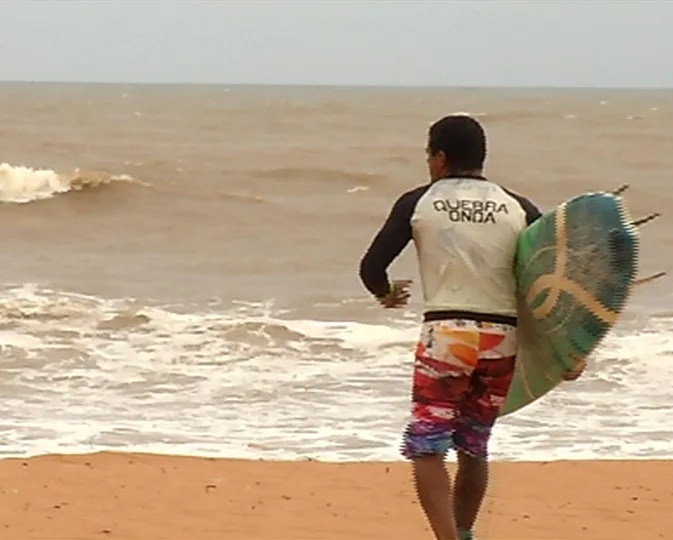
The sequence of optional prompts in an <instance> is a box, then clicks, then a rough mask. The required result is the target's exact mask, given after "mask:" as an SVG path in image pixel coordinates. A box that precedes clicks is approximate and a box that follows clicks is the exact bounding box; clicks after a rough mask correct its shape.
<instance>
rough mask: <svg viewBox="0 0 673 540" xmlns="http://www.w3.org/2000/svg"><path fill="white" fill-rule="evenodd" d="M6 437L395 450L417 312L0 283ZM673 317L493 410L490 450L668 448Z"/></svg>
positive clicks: (282, 454) (351, 454) (194, 447)
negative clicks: (561, 380) (159, 297)
mask: <svg viewBox="0 0 673 540" xmlns="http://www.w3.org/2000/svg"><path fill="white" fill-rule="evenodd" d="M0 314H3V317H2V320H3V322H2V331H1V332H0V347H1V349H0V351H1V352H2V367H1V368H0V392H1V393H2V395H3V399H2V401H0V418H2V419H3V420H2V421H3V424H4V426H3V427H4V429H3V430H2V431H0V433H1V435H0V441H1V442H2V448H3V453H5V454H8V455H32V454H40V453H45V452H56V451H58V452H64V453H71V452H81V451H90V450H99V449H114V450H135V451H150V452H153V451H161V452H164V453H178V454H195V455H206V456H229V457H267V458H283V459H296V458H301V457H307V456H310V457H314V458H317V459H327V460H352V459H358V460H372V459H398V446H399V440H400V434H401V430H402V428H403V425H404V422H405V420H406V415H407V410H408V407H409V403H408V402H409V393H410V384H411V383H410V379H411V368H412V360H411V352H412V350H413V346H414V340H415V339H416V336H417V328H416V326H415V323H414V321H413V320H409V319H407V320H402V321H391V322H390V323H389V324H364V323H359V322H353V321H327V322H321V321H313V320H292V319H287V318H283V317H282V315H279V314H277V313H274V310H273V309H272V306H270V305H250V304H243V303H241V304H236V305H233V306H230V307H229V308H228V309H225V310H221V311H219V312H209V313H188V314H177V313H172V312H170V311H168V310H165V309H161V308H159V307H152V308H149V307H147V308H141V309H138V308H137V307H134V306H133V305H132V304H131V303H128V302H124V301H118V300H117V301H109V300H101V299H98V298H95V297H88V296H83V295H73V294H64V293H60V292H55V291H49V290H46V289H40V288H37V287H27V286H20V287H16V288H12V289H9V290H6V291H4V293H3V294H2V295H0ZM669 328H670V321H667V320H659V321H656V322H650V324H649V326H648V327H647V328H646V329H643V330H642V331H640V332H638V333H625V330H624V329H622V330H621V332H622V333H621V334H616V335H615V336H614V337H612V338H610V339H609V340H608V341H607V343H606V346H605V347H604V348H603V349H602V350H601V352H600V354H598V355H597V358H596V361H595V366H593V367H592V369H591V370H590V371H589V373H588V374H587V375H586V377H585V378H582V379H580V380H579V381H577V382H575V383H568V384H566V385H564V387H563V388H561V389H559V390H557V391H555V392H553V393H552V394H551V395H549V396H548V397H546V398H545V399H543V400H541V401H540V402H539V403H536V404H534V405H532V406H530V407H528V408H526V409H524V410H523V411H521V412H519V413H517V414H514V415H512V416H511V417H508V418H506V419H504V420H503V421H502V422H501V424H500V426H499V428H498V429H497V430H496V432H495V436H494V446H493V448H494V452H493V453H494V456H495V457H496V458H499V459H515V460H518V459H552V458H573V459H577V458H596V457H600V458H612V457H615V458H621V457H667V456H670V455H671V454H673V426H671V425H670V422H668V418H669V417H670V415H671V413H672V412H673V407H672V406H671V405H670V402H669V393H670V390H669V388H670V380H671V378H672V377H673V366H672V365H671V364H670V363H667V361H668V357H669V355H670V351H671V338H670V337H669V334H668V330H669Z"/></svg>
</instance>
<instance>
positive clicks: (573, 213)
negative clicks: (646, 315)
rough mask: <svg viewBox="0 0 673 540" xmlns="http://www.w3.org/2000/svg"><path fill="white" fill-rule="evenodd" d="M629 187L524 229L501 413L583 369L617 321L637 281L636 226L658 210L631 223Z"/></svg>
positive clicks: (560, 209) (574, 202)
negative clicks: (513, 342)
mask: <svg viewBox="0 0 673 540" xmlns="http://www.w3.org/2000/svg"><path fill="white" fill-rule="evenodd" d="M626 187H627V186H622V188H620V189H619V190H617V191H615V192H612V193H608V192H592V193H584V194H581V195H579V196H577V197H574V198H572V199H570V200H567V201H565V202H563V203H562V204H560V205H559V206H557V207H556V208H554V209H552V210H550V211H548V212H546V213H544V214H543V216H542V217H540V218H539V219H538V220H537V221H535V222H534V223H533V224H531V225H530V226H529V227H527V228H526V229H525V230H524V231H523V233H522V234H521V235H520V237H519V244H518V250H517V257H516V263H515V275H516V280H517V290H518V297H519V298H518V302H519V307H518V316H519V323H518V328H517V333H518V342H519V344H518V355H517V363H516V373H515V376H514V380H513V382H512V385H511V387H510V390H509V392H508V395H507V399H506V402H505V405H504V407H503V408H502V410H501V412H500V416H505V415H508V414H511V413H513V412H515V411H517V410H519V409H521V408H522V407H525V406H526V405H528V404H530V403H533V402H534V401H537V400H538V399H540V398H541V397H542V396H544V395H546V394H547V393H548V392H550V391H552V390H553V389H554V388H556V387H557V386H558V385H559V384H561V383H562V382H563V381H564V376H565V375H566V374H567V373H569V372H577V371H579V370H581V369H582V367H583V366H584V365H585V363H586V361H587V359H588V357H589V356H590V355H591V353H592V352H593V351H594V350H595V349H596V347H597V346H598V345H599V344H600V343H601V341H602V340H603V338H605V336H606V335H607V334H608V332H609V331H610V330H611V329H612V328H613V327H614V326H615V325H616V324H617V322H618V321H619V319H620V316H621V315H622V313H623V311H624V309H625V307H626V305H627V302H628V299H629V296H630V294H631V292H632V290H633V288H634V286H635V285H636V284H637V282H638V280H637V271H638V263H639V233H638V229H637V227H638V226H639V225H641V224H643V223H645V222H647V221H650V220H652V219H654V218H655V217H657V216H658V214H652V215H650V216H647V217H646V218H644V219H642V220H639V221H636V222H634V221H632V220H631V217H630V215H629V212H628V209H627V207H626V204H625V201H624V199H623V198H622V196H621V193H623V191H624V190H625V189H626ZM662 274H663V273H660V274H657V275H656V276H651V277H650V278H646V280H649V279H652V278H653V277H659V275H662Z"/></svg>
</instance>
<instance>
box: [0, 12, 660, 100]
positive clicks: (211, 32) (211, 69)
mask: <svg viewBox="0 0 673 540" xmlns="http://www.w3.org/2000/svg"><path fill="white" fill-rule="evenodd" d="M0 79H1V80H30V81H101V82H195V83H224V84H234V83H253V84H340V85H351V84H365V85H441V86H503V85H504V86H582V87H584V86H588V87H593V86H599V87H600V86H602V87H611V86H617V87H668V88H670V87H673V0H615V1H613V0H604V1H592V0H567V1H564V0H520V1H508V0H494V1H489V0H461V1H450V0H434V1H423V0H409V1H407V0H397V1H394V0H358V1H356V0H338V1H322V0H304V1H294V2H292V1H282V0H267V1H253V0H244V1H240V2H239V1H235V0H211V1H198V0H174V1H172V2H171V1H162V0H144V1H143V0H120V1H117V0H109V1H108V0H79V1H60V0H0Z"/></svg>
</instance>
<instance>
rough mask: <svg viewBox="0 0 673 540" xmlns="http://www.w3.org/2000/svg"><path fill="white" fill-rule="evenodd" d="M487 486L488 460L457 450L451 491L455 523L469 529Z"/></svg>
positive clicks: (463, 528) (464, 529)
mask: <svg viewBox="0 0 673 540" xmlns="http://www.w3.org/2000/svg"><path fill="white" fill-rule="evenodd" d="M487 487H488V460H486V459H478V458H475V457H472V456H470V455H468V454H465V453H464V452H461V451H458V473H457V474H456V484H455V486H454V491H453V497H454V498H453V501H454V507H453V508H454V512H455V515H456V525H457V527H458V529H460V530H461V531H471V530H472V528H473V527H474V523H475V522H476V520H477V514H478V513H479V509H480V508H481V504H482V502H483V500H484V496H485V495H486V488H487Z"/></svg>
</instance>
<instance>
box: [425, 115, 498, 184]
mask: <svg viewBox="0 0 673 540" xmlns="http://www.w3.org/2000/svg"><path fill="white" fill-rule="evenodd" d="M426 152H427V155H428V158H427V161H428V170H429V171H430V179H431V180H433V181H434V180H439V179H440V178H444V177H446V176H448V175H452V174H480V173H481V171H482V169H483V168H484V161H485V160H486V133H485V132H484V128H483V127H482V126H481V124H480V123H479V122H477V121H476V120H475V119H474V118H472V117H470V116H467V115H465V114H452V115H449V116H445V117H444V118H442V119H441V120H437V121H436V122H435V123H434V124H432V125H431V126H430V130H429V132H428V146H427V149H426Z"/></svg>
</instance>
